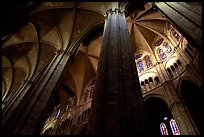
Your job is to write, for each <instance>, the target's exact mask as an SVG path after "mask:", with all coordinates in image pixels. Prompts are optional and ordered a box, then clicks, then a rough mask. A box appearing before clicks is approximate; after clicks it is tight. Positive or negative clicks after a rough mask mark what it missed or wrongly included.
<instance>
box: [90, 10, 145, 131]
mask: <svg viewBox="0 0 204 137" xmlns="http://www.w3.org/2000/svg"><path fill="white" fill-rule="evenodd" d="M107 14H108V16H107V20H106V22H105V26H104V33H103V42H102V47H101V52H100V57H99V64H98V68H97V77H96V84H95V87H94V92H93V99H92V106H91V111H90V115H89V123H88V134H90V135H97V134H100V135H137V134H143V129H144V110H143V109H144V107H143V105H144V104H143V97H142V91H141V88H140V83H139V78H138V75H137V69H136V64H135V61H134V55H133V51H132V47H131V44H130V38H129V33H128V28H127V24H126V20H125V15H124V13H122V12H120V10H118V9H115V10H114V11H112V10H109V11H108V12H107Z"/></svg>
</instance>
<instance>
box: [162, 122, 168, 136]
mask: <svg viewBox="0 0 204 137" xmlns="http://www.w3.org/2000/svg"><path fill="white" fill-rule="evenodd" d="M160 132H161V134H162V135H169V133H168V130H167V127H166V125H165V124H164V123H161V124H160Z"/></svg>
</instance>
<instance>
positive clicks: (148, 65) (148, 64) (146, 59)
mask: <svg viewBox="0 0 204 137" xmlns="http://www.w3.org/2000/svg"><path fill="white" fill-rule="evenodd" d="M144 60H145V63H146V65H147V68H149V67H151V66H152V62H151V60H150V56H145V57H144Z"/></svg>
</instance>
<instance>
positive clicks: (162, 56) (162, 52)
mask: <svg viewBox="0 0 204 137" xmlns="http://www.w3.org/2000/svg"><path fill="white" fill-rule="evenodd" d="M159 55H160V57H161V58H162V60H164V59H166V58H167V56H166V54H165V53H164V51H163V50H162V49H159Z"/></svg>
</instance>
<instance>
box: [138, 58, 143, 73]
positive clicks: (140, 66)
mask: <svg viewBox="0 0 204 137" xmlns="http://www.w3.org/2000/svg"><path fill="white" fill-rule="evenodd" d="M137 65H138V70H139V73H141V72H142V71H144V65H143V63H142V60H140V61H138V62H137Z"/></svg>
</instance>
